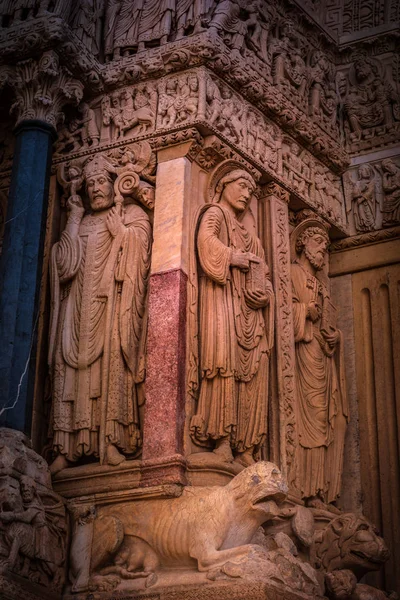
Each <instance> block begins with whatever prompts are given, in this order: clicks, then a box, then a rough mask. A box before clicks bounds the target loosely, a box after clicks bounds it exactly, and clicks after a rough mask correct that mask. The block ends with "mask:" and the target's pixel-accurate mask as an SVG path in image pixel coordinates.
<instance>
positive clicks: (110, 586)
mask: <svg viewBox="0 0 400 600" xmlns="http://www.w3.org/2000/svg"><path fill="white" fill-rule="evenodd" d="M120 583H121V578H120V577H118V576H117V575H94V576H93V577H91V579H90V581H89V590H90V591H91V592H111V591H112V590H115V588H116V587H117V586H118V585H119V584H120Z"/></svg>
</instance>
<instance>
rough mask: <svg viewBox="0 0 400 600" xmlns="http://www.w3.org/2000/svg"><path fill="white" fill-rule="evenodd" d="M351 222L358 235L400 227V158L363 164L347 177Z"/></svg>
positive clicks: (351, 171)
mask: <svg viewBox="0 0 400 600" xmlns="http://www.w3.org/2000/svg"><path fill="white" fill-rule="evenodd" d="M343 181H344V190H345V198H346V212H347V220H348V223H349V224H350V227H351V230H352V231H353V232H354V233H367V232H370V231H375V230H377V229H381V228H386V227H393V226H396V225H399V224H400V159H399V157H398V156H395V157H392V158H385V159H383V160H381V161H373V162H370V163H365V164H362V165H360V166H358V167H355V168H353V169H351V170H350V171H347V173H346V174H345V175H344V178H343Z"/></svg>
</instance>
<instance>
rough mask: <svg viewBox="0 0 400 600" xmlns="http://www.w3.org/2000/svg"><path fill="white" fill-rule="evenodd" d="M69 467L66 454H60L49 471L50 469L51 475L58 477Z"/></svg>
mask: <svg viewBox="0 0 400 600" xmlns="http://www.w3.org/2000/svg"><path fill="white" fill-rule="evenodd" d="M67 467H68V461H67V459H66V457H65V455H64V454H58V455H57V456H56V458H55V459H54V460H53V462H52V463H51V465H50V467H49V469H50V473H51V474H52V475H53V477H54V475H56V474H57V473H59V472H60V471H62V470H63V469H66V468H67Z"/></svg>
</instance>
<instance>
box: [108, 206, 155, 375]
mask: <svg viewBox="0 0 400 600" xmlns="http://www.w3.org/2000/svg"><path fill="white" fill-rule="evenodd" d="M130 219H134V222H132V223H130V224H129V225H128V226H127V228H126V231H125V236H124V240H123V243H122V254H121V257H120V262H119V265H118V268H117V270H116V273H115V278H116V280H117V281H123V285H122V293H121V314H120V323H119V327H120V336H121V347H122V352H123V354H124V358H125V360H126V363H127V365H128V367H129V370H130V371H131V373H132V375H133V378H134V382H135V383H140V382H141V381H143V380H144V376H145V369H144V347H143V346H144V339H145V335H144V333H143V332H144V330H145V323H144V317H145V303H146V289H147V279H148V273H149V266H150V247H151V226H150V222H149V220H148V218H147V217H146V214H145V213H144V211H143V210H142V209H141V208H139V207H136V206H131V207H130ZM128 257H130V260H127V258H128ZM132 257H134V258H133V260H132Z"/></svg>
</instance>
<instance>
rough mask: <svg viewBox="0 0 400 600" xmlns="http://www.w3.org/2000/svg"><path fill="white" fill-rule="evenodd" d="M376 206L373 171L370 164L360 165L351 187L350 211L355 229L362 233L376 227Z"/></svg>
mask: <svg viewBox="0 0 400 600" xmlns="http://www.w3.org/2000/svg"><path fill="white" fill-rule="evenodd" d="M376 207H377V204H376V182H375V175H374V171H373V169H372V167H371V166H370V165H361V166H360V167H359V168H358V173H357V181H356V182H355V183H353V189H352V212H353V219H354V227H355V228H356V231H359V232H361V233H362V232H365V231H372V230H374V229H376V225H375V219H376Z"/></svg>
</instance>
